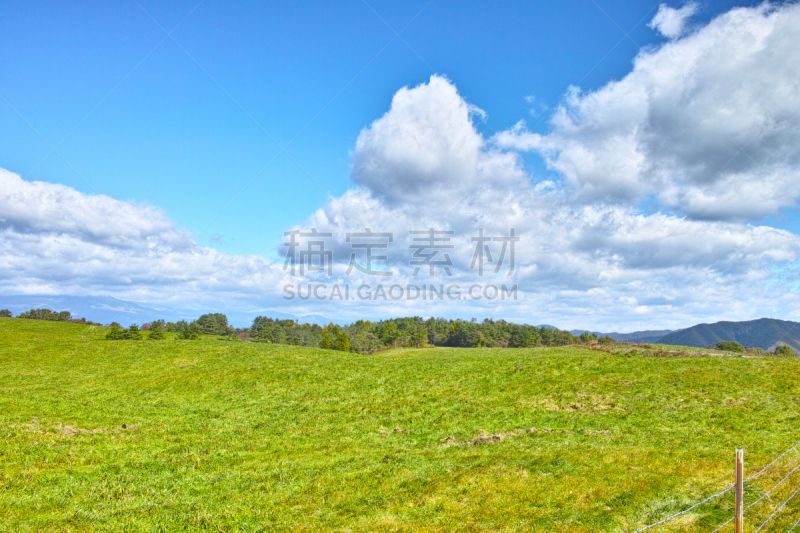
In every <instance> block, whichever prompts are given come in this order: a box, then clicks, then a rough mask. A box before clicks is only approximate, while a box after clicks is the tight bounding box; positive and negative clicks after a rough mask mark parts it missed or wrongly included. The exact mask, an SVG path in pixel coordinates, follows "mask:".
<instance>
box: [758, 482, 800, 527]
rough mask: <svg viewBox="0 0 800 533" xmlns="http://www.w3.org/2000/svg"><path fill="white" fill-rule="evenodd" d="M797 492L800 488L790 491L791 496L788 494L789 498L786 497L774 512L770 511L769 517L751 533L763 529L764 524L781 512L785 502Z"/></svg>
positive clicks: (790, 499)
mask: <svg viewBox="0 0 800 533" xmlns="http://www.w3.org/2000/svg"><path fill="white" fill-rule="evenodd" d="M798 492H800V488H798V489H797V490H796V491H794V492H793V493H792V495H791V496H789V498H788V499H787V500H786V501H785V502H783V503H782V504H781V505H780V507H778V508H777V509H775V512H774V513H772V514H771V515H769V518H767V519H766V520H764V522H763V523H762V524H761V525H760V526H758V529H756V530H755V531H753V533H758V532H759V531H761V530H762V529H764V526H766V525H767V523H768V522H769V521H770V520H772V519H773V518H775V515H777V514H778V513H779V512H781V509H783V508H784V507H786V504H787V503H789V502H790V501H792V498H794V497H795V496H797V493H798ZM792 527H793V528H794V526H792Z"/></svg>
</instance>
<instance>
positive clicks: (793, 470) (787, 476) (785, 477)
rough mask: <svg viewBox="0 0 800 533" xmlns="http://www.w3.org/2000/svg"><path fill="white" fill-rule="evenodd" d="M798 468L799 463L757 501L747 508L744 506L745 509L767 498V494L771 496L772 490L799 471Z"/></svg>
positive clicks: (799, 466)
mask: <svg viewBox="0 0 800 533" xmlns="http://www.w3.org/2000/svg"><path fill="white" fill-rule="evenodd" d="M798 468H800V465H797V466H796V467H794V468H792V470H791V472H789V473H788V474H786V475H785V476H784V478H783V479H782V480H780V481H778V482H777V483H776V484H775V485H773V486H772V488H771V489H769V490H768V491H767V492H765V493H764V494H762V495H761V497H760V498H759V499H757V500H756V501H754V502H753V503H751V504H750V505H748V506H747V507H745V508H744V510H745V511H747V510H748V509H750V508H751V507H752V506H754V505H755V504H757V503H758V502H760V501H761V500H763V499H764V498H766V497H767V496H769V495H770V494H771V493H772V491H773V490H775V489H777V488H778V486H779V485H780V484H781V483H783V482H784V481H786V480H787V479H789V476H791V475H792V474H794V473H795V472H796V471H797V469H798Z"/></svg>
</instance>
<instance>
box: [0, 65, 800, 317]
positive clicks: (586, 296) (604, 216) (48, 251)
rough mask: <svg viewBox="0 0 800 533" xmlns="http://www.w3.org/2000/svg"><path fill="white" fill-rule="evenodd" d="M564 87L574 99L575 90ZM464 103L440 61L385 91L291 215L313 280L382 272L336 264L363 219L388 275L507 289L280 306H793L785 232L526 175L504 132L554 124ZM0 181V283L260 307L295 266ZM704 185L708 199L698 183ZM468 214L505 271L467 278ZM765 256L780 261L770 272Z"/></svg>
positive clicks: (100, 201)
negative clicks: (443, 260)
mask: <svg viewBox="0 0 800 533" xmlns="http://www.w3.org/2000/svg"><path fill="white" fill-rule="evenodd" d="M574 97H575V98H576V99H578V101H577V102H576V105H578V104H580V102H581V101H582V99H584V98H586V97H582V96H580V95H575V96H574ZM470 109H471V106H470V105H469V104H468V103H467V102H466V101H465V100H464V99H463V98H462V97H461V96H460V95H459V94H458V91H457V90H456V88H455V86H454V85H453V84H452V83H450V82H449V81H448V80H446V79H445V78H442V77H438V76H433V77H432V78H431V80H430V81H429V82H428V83H425V84H422V85H419V86H417V87H414V88H404V89H401V90H400V91H398V93H397V95H396V96H395V98H394V99H393V101H392V106H391V109H390V110H389V111H388V112H387V113H386V114H385V115H384V116H382V117H380V118H378V119H377V120H376V121H375V122H373V123H372V124H371V125H370V126H369V127H367V128H365V129H364V130H363V131H362V132H361V134H360V136H359V138H358V141H357V143H356V147H355V148H354V150H353V153H352V158H353V180H354V182H355V183H356V187H355V188H354V189H352V190H350V191H348V192H346V193H345V194H344V195H342V196H341V197H340V198H335V199H333V200H332V201H331V202H329V203H327V204H326V205H325V206H323V207H322V208H320V209H319V210H318V211H316V212H315V213H313V214H312V215H311V216H310V217H309V219H308V220H307V221H306V223H305V224H304V225H303V227H305V228H311V227H315V228H317V229H318V230H320V231H326V230H329V231H331V232H332V233H333V234H334V236H335V237H336V239H335V240H336V241H338V244H337V243H334V244H333V247H334V251H335V253H336V256H335V257H336V258H337V259H338V263H337V265H336V267H335V269H334V275H333V277H332V278H326V277H324V276H317V279H319V280H320V281H322V282H327V283H333V282H335V281H336V280H341V281H346V282H349V283H350V284H351V285H352V286H358V285H359V284H360V283H361V282H367V283H371V284H373V285H374V284H377V283H379V282H384V281H386V280H378V279H376V278H372V277H368V276H363V275H359V276H352V277H350V278H346V277H345V276H344V271H345V269H346V266H347V262H348V260H349V256H350V251H351V249H350V248H349V245H345V243H344V241H345V239H344V235H345V233H346V232H350V231H361V230H363V229H364V228H370V229H372V230H373V231H382V232H392V233H394V235H395V242H394V243H393V245H392V247H391V248H390V249H389V254H390V258H391V259H390V261H389V262H388V264H387V265H385V266H386V267H387V268H391V269H392V270H394V271H395V276H394V277H393V278H392V279H391V281H390V283H399V284H405V283H406V282H408V281H413V282H416V283H430V282H434V283H437V284H438V283H451V282H452V283H460V284H462V286H466V285H469V284H470V283H475V282H482V283H509V284H511V283H518V284H519V287H520V291H521V294H520V296H521V299H520V300H519V301H517V302H505V303H499V304H498V303H496V302H494V303H487V302H473V303H467V302H441V303H430V302H420V301H415V302H392V301H388V302H386V301H378V302H373V303H361V302H348V303H347V304H345V303H334V304H330V305H328V306H326V305H323V304H314V303H313V302H311V301H296V300H295V301H293V302H291V303H290V304H285V306H284V307H283V310H284V311H286V312H293V313H295V314H306V313H318V314H322V315H327V316H335V317H336V318H341V319H346V318H354V317H358V316H362V317H363V316H375V315H379V316H386V315H410V314H411V315H419V314H423V315H436V316H442V315H448V316H451V317H462V318H468V317H470V316H494V317H496V318H500V317H503V318H509V319H516V320H521V321H525V322H529V323H542V322H550V323H556V324H558V325H559V326H562V327H589V328H596V329H609V330H610V329H635V328H646V327H677V326H685V325H690V324H691V323H694V322H696V321H698V320H701V319H702V320H708V319H713V318H727V319H744V318H752V317H754V316H758V315H762V314H773V315H774V314H775V313H780V316H782V317H784V318H800V316H798V315H797V311H796V309H798V308H800V306H798V303H800V301H798V300H800V298H798V295H797V294H796V293H795V292H792V291H791V290H787V281H786V279H788V278H791V277H792V276H795V270H793V269H794V265H795V264H796V262H797V261H798V259H800V237H798V236H797V235H794V234H792V233H790V232H787V231H783V230H778V229H774V228H770V227H763V226H752V225H748V224H742V223H738V222H730V221H704V220H691V219H688V218H685V217H682V216H673V215H667V214H662V213H655V214H650V215H646V214H642V213H641V212H639V211H638V210H637V208H636V207H635V206H634V205H629V204H628V205H626V204H624V203H619V202H617V203H605V202H589V203H584V204H581V203H576V202H574V201H573V198H572V197H571V196H570V194H571V193H570V192H569V191H566V190H564V189H562V188H559V187H554V186H552V184H542V183H539V184H537V185H534V184H533V180H532V179H531V176H530V175H528V174H527V173H526V172H525V171H524V169H523V165H522V161H521V158H520V156H519V155H518V154H517V153H516V152H515V151H513V150H508V147H511V146H515V147H516V148H518V149H542V150H555V148H552V147H553V146H554V145H555V141H554V139H555V137H554V136H552V135H555V134H552V135H550V136H547V135H546V136H539V135H534V134H532V133H529V132H527V131H525V129H524V127H523V126H522V125H518V126H517V127H516V128H515V129H512V130H510V131H508V132H504V133H503V134H501V135H499V136H497V137H496V138H495V139H494V140H493V142H487V140H486V139H485V138H484V137H483V136H482V135H481V134H480V133H479V132H478V131H477V129H476V128H475V126H474V124H473V120H476V119H478V118H480V117H479V114H476V113H475V112H471V111H470ZM598 109H601V110H602V111H603V113H608V114H609V116H608V117H606V121H613V120H612V119H615V120H617V121H619V122H620V123H621V124H627V121H628V120H629V119H628V118H626V117H625V116H616V117H613V116H611V115H614V112H613V111H610V110H608V109H606V108H603V107H602V106H599V107H598ZM563 112H564V113H566V112H567V110H566V109H565V110H564V111H563ZM634 115H635V114H634ZM570 124H571V123H569V122H564V123H563V129H562V130H557V133H558V135H561V136H562V137H559V139H561V138H564V139H566V138H567V136H566V134H565V133H564V131H567V130H569V128H571V127H572V126H571V125H570ZM582 127H583V125H581V124H579V125H578V126H576V127H575V129H576V131H577V130H581V128H582ZM578 137H579V139H580V140H583V139H584V138H590V137H591V135H588V134H587V135H585V136H583V135H579V136H578ZM574 142H575V150H576V151H580V150H584V151H585V158H587V159H589V160H591V159H592V158H596V157H598V156H597V155H596V154H594V152H592V149H594V148H595V145H593V144H588V145H585V146H584V145H581V144H580V142H578V141H574ZM617 142H619V143H620V146H621V147H623V148H624V147H625V146H627V145H626V144H625V143H624V142H622V141H617ZM496 144H498V145H503V146H505V147H506V149H505V150H504V151H501V150H499V149H498V148H496V147H495V145H496ZM601 144H602V143H601ZM559 146H561V145H559ZM576 153H577V152H576ZM570 161H571V164H573V165H576V166H577V165H579V164H581V163H580V161H577V162H576V161H575V160H570ZM559 164H561V163H559ZM639 164H640V163H630V162H625V161H624V159H623V160H622V163H619V166H620V168H621V169H622V170H621V172H627V173H628V174H626V176H628V178H627V179H628V180H629V182H628V183H629V185H630V186H631V187H634V188H635V187H641V189H642V192H638V193H637V194H644V193H645V192H647V191H648V190H649V189H648V185H647V181H646V180H643V179H642V178H641V176H639V174H637V173H636V172H637V171H635V170H627V167H628V166H632V167H636V166H637V165H639ZM641 164H642V165H644V164H646V163H641ZM564 165H566V162H564ZM576 172H577V171H576ZM598 179H599V178H598ZM643 182H644V185H642V183H643ZM575 183H577V184H579V183H580V182H578V181H576V182H575ZM664 183H671V182H669V181H664ZM588 186H595V187H596V188H597V189H598V190H600V189H602V190H603V191H608V190H614V188H613V187H611V188H610V189H609V187H608V186H606V185H603V184H602V183H598V184H591V183H589V184H587V185H585V186H584V187H583V190H586V187H588ZM11 191H13V192H11ZM3 192H5V194H7V193H10V194H11V196H10V197H9V198H8V200H7V201H6V202H5V203H3V204H0V294H12V293H20V292H24V293H39V294H46V293H55V292H58V293H61V294H81V295H85V294H111V295H114V296H116V297H119V298H122V299H129V300H134V301H146V302H153V303H163V304H167V303H169V304H172V305H174V306H178V304H182V306H186V305H185V304H186V302H190V303H192V304H195V305H201V306H203V307H212V308H213V307H216V308H217V309H235V308H237V307H238V306H242V305H246V304H247V305H254V304H258V305H259V306H260V307H262V308H264V307H277V306H279V305H281V304H282V303H284V302H283V301H282V299H281V297H282V291H281V286H282V284H283V283H285V282H295V283H297V282H298V280H296V279H294V280H293V279H291V278H289V277H288V275H287V273H286V272H284V271H283V270H282V268H281V267H282V263H274V262H272V261H270V260H268V259H265V258H263V257H258V256H236V255H229V254H224V253H221V252H218V251H216V250H214V249H212V248H206V247H200V246H197V245H196V244H195V243H194V241H193V239H192V236H191V234H189V233H188V232H186V231H183V230H180V229H177V228H175V226H174V224H173V223H172V222H171V221H170V220H169V218H168V217H167V216H166V214H165V213H164V212H163V211H161V210H159V209H157V208H155V207H151V206H143V205H136V204H133V203H130V202H122V201H118V200H114V199H111V198H107V197H100V196H94V195H85V194H82V193H80V192H78V191H75V190H74V189H71V188H69V187H64V186H60V185H51V184H46V183H40V182H25V181H22V180H21V179H20V178H19V176H16V175H14V174H11V173H9V172H0V193H3ZM680 192H681V191H679V193H680ZM617 196H618V197H622V196H624V195H622V194H621V193H619V194H618V195H617ZM0 198H2V196H0ZM710 198H711V202H712V207H713V206H714V205H716V204H713V200H714V198H715V197H713V196H712V197H710ZM704 201H705V200H704ZM729 201H733V199H730V200H729ZM696 202H700V200H696ZM431 227H433V228H437V229H449V230H453V231H455V235H454V237H453V238H454V240H453V241H452V243H453V244H454V246H455V248H454V249H452V250H451V251H450V253H451V257H452V259H453V262H454V268H453V276H452V277H449V278H446V277H442V276H440V277H438V278H436V279H430V278H428V277H427V276H420V277H418V278H413V277H412V276H411V270H412V268H410V267H409V264H408V263H409V255H410V253H409V252H410V250H409V245H410V244H411V241H410V237H409V235H408V231H409V230H417V229H425V228H431ZM479 227H482V228H485V231H486V234H487V235H495V236H496V235H500V234H506V233H507V231H508V228H512V227H513V228H515V230H516V232H517V235H519V236H520V238H521V240H520V242H519V243H518V246H517V252H516V275H515V276H514V277H511V278H508V277H505V276H503V275H501V276H494V275H493V274H488V275H487V276H485V277H484V278H478V277H477V276H476V275H475V273H474V272H471V271H470V262H471V259H472V252H473V243H472V242H471V241H470V237H472V236H474V235H475V234H476V232H477V228H479ZM777 268H781V269H783V270H782V271H781V272H780V273H777V270H776V269H777ZM503 273H505V269H504V270H503V271H502V272H501V274H503Z"/></svg>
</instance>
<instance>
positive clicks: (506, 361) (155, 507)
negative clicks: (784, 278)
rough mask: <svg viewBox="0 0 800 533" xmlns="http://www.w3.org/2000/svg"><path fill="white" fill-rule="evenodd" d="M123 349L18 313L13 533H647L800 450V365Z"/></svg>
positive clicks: (11, 346) (9, 380)
mask: <svg viewBox="0 0 800 533" xmlns="http://www.w3.org/2000/svg"><path fill="white" fill-rule="evenodd" d="M102 336H103V328H89V327H86V326H81V325H75V324H61V323H46V322H37V321H32V320H18V319H0V434H2V436H3V439H2V441H0V516H1V517H2V520H0V531H14V532H26V531H70V532H78V531H179V530H180V531H268V530H275V531H358V532H360V531H453V530H459V531H556V532H597V531H612V532H616V531H619V532H623V531H633V530H635V529H636V528H637V526H639V525H642V524H645V523H648V522H651V521H655V520H657V519H659V518H662V517H664V516H666V515H667V514H669V513H670V512H671V511H674V510H679V509H682V508H683V507H684V506H687V505H689V504H692V503H694V502H696V501H698V500H699V499H702V498H703V497H705V496H707V495H709V494H711V493H712V492H714V491H717V490H719V489H721V488H723V487H725V486H726V485H727V484H728V483H730V482H731V481H732V458H733V449H734V447H736V446H742V447H744V448H745V449H746V450H747V455H746V460H747V465H748V468H749V469H750V470H751V471H752V470H753V469H755V468H756V466H760V465H763V464H766V463H767V462H768V461H769V460H771V459H772V458H774V457H775V456H777V455H778V454H779V453H780V452H782V451H783V450H785V449H786V448H788V447H789V446H790V445H792V444H794V443H795V442H796V441H798V440H800V432H799V431H798V416H797V409H798V406H800V385H799V384H798V379H797V376H798V370H800V361H798V360H790V359H777V358H753V359H744V358H733V357H730V358H721V357H709V358H645V357H619V356H613V355H610V354H607V353H602V352H595V351H590V350H584V349H578V348H557V349H554V348H542V349H518V350H510V349H508V350H500V349H498V350H489V349H486V350H484V349H420V350H404V351H394V352H388V353H383V354H380V355H373V356H360V355H355V354H346V353H341V352H333V351H325V350H318V349H307V348H295V347H290V346H279V345H265V344H256V343H244V342H225V341H222V340H218V339H216V338H213V337H206V338H203V339H202V340H200V341H194V342H193V341H179V340H176V339H175V338H174V337H170V338H168V339H167V340H165V341H161V342H151V341H138V342H137V341H105V340H102ZM532 428H535V429H532ZM526 430H527V431H526ZM798 463H800V453H793V454H790V455H789V456H787V457H786V458H785V459H784V460H783V461H781V462H780V463H778V464H777V465H776V466H775V467H774V468H773V469H771V470H770V471H769V472H768V474H767V475H765V476H763V477H762V478H760V480H759V483H756V484H754V485H752V486H749V487H748V492H747V495H748V498H751V497H752V498H755V497H756V496H757V495H760V494H761V493H762V491H763V488H764V487H768V486H771V485H772V484H774V483H775V482H776V481H777V480H778V479H780V478H781V477H782V476H783V475H785V474H786V473H787V472H788V471H789V470H790V469H791V468H793V467H794V466H796V465H797V464H798ZM798 485H800V479H799V478H798V477H792V478H790V481H789V482H787V483H785V484H784V486H782V488H781V489H779V490H778V491H776V492H775V493H773V495H772V496H771V497H770V498H769V499H766V500H765V501H764V502H763V503H761V504H759V506H758V507H756V508H754V509H753V511H752V512H751V513H750V515H751V516H752V520H753V522H751V523H755V521H756V519H757V518H758V517H762V518H765V517H766V516H768V515H769V513H770V512H771V511H772V510H774V509H775V508H776V507H777V504H778V503H780V502H781V501H783V499H785V494H784V492H782V491H783V490H784V488H785V489H786V490H787V491H788V493H789V494H790V493H791V491H792V490H794V489H795V488H796V487H797V486H798ZM748 501H752V500H748ZM731 505H732V500H731V498H729V497H725V498H722V499H720V501H718V502H714V503H713V504H710V505H706V506H703V507H701V508H698V509H697V512H693V513H692V514H690V515H686V516H685V517H684V518H683V519H682V521H681V522H680V523H678V524H674V525H671V526H675V527H673V528H669V527H668V528H662V529H660V530H659V531H692V532H694V531H698V532H699V531H710V530H711V529H713V528H714V527H716V525H717V524H719V523H721V522H723V521H724V520H726V519H727V518H729V517H730V515H731ZM798 517H800V504H798V503H797V502H795V503H794V504H790V505H789V506H788V507H787V509H786V510H785V512H784V513H782V514H781V515H779V517H778V519H777V520H778V523H777V526H778V529H776V531H778V530H781V529H780V528H781V527H782V530H784V531H785V530H786V529H788V527H789V525H790V524H791V523H792V522H793V521H794V520H795V519H796V518H798Z"/></svg>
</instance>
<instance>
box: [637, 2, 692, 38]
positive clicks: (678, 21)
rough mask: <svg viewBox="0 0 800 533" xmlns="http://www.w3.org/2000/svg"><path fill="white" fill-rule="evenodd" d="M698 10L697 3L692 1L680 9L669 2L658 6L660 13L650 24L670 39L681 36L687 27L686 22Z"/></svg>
mask: <svg viewBox="0 0 800 533" xmlns="http://www.w3.org/2000/svg"><path fill="white" fill-rule="evenodd" d="M696 12H697V4H696V3H694V2H690V3H688V4H686V5H685V6H683V7H682V8H680V9H675V8H673V7H669V6H668V5H667V4H661V5H660V6H658V13H656V16H655V17H653V20H651V21H650V23H649V24H648V26H649V27H650V28H652V29H654V30H656V31H658V32H659V33H661V35H663V36H664V37H668V38H670V39H674V38H676V37H680V36H681V35H682V34H683V32H684V30H685V29H686V23H687V21H688V20H689V18H691V16H692V15H694V14H695V13H696Z"/></svg>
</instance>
